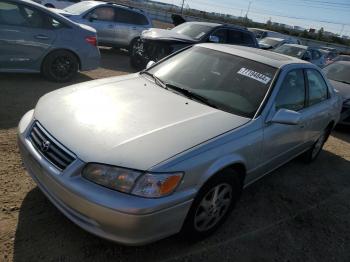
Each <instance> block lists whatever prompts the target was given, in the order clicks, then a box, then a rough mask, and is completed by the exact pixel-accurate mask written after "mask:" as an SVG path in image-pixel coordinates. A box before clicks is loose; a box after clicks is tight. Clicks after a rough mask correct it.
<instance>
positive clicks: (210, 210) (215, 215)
mask: <svg viewBox="0 0 350 262" xmlns="http://www.w3.org/2000/svg"><path fill="white" fill-rule="evenodd" d="M241 191H242V183H241V182H240V179H239V176H238V174H237V173H236V172H235V171H234V170H232V169H226V170H224V171H222V172H221V173H220V174H217V175H216V176H215V177H213V178H212V179H210V180H209V181H208V182H207V183H206V184H205V185H204V186H203V187H202V188H201V189H200V191H199V193H198V195H197V196H196V198H195V200H194V202H193V204H192V206H191V208H190V211H189V213H188V215H187V217H186V220H185V222H184V225H183V228H182V231H181V233H182V234H183V235H185V236H186V237H187V238H191V239H193V240H197V239H201V238H203V237H206V236H208V235H210V234H212V233H213V232H214V231H215V230H216V229H217V228H218V227H220V225H222V224H223V223H224V222H225V220H226V219H227V217H228V215H229V214H230V212H231V211H232V210H233V208H234V205H235V203H236V202H237V200H238V198H239V196H240V194H241Z"/></svg>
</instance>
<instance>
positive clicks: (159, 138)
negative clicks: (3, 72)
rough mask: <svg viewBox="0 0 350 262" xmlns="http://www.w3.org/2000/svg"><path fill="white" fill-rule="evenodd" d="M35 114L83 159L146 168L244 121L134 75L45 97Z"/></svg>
mask: <svg viewBox="0 0 350 262" xmlns="http://www.w3.org/2000/svg"><path fill="white" fill-rule="evenodd" d="M34 118H35V119H36V120H38V121H39V122H40V123H41V125H42V126H43V127H44V128H45V129H46V130H47V131H48V132H49V133H50V134H51V135H52V136H53V137H55V138H56V139H57V140H58V141H59V142H60V143H62V144H63V145H64V146H65V147H67V148H68V149H70V150H71V151H72V152H73V153H74V154H76V155H77V157H79V158H80V159H81V160H83V161H85V162H99V163H105V164H110V165H116V166H122V167H129V168H134V169H139V170H147V169H149V168H151V167H152V166H154V165H156V164H158V163H160V162H162V161H164V160H166V159H168V158H170V157H172V156H174V155H176V154H179V153H181V152H183V151H185V150H188V149H190V148H192V147H194V146H196V145H198V144H200V143H203V142H205V141H207V140H209V139H211V138H213V137H215V136H218V135H220V134H223V133H225V132H228V131H230V130H232V129H234V128H237V127H239V126H241V125H244V124H245V123H247V122H248V121H249V120H250V119H248V118H243V117H240V116H236V115H233V114H229V113H226V112H223V111H220V110H217V109H214V108H212V107H209V106H206V105H203V104H201V103H198V102H195V101H192V100H189V99H188V98H186V97H183V96H180V95H178V94H175V93H173V92H171V91H168V90H165V89H163V88H161V87H159V86H157V85H155V84H154V83H153V82H152V81H150V80H148V79H146V78H144V77H143V76H139V75H138V74H133V75H129V76H127V77H116V78H109V79H103V80H95V81H90V82H86V83H82V84H78V85H73V86H70V87H66V88H63V89H59V90H57V91H54V92H51V93H49V94H47V95H45V96H43V97H42V98H41V99H40V100H39V102H38V104H37V106H36V108H35V112H34Z"/></svg>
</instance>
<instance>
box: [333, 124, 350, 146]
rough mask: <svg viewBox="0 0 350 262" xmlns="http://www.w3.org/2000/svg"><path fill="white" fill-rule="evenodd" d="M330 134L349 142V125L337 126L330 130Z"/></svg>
mask: <svg viewBox="0 0 350 262" xmlns="http://www.w3.org/2000/svg"><path fill="white" fill-rule="evenodd" d="M332 136H334V137H336V138H338V139H341V140H343V141H345V142H347V143H350V126H337V127H336V128H335V130H334V131H333V132H332Z"/></svg>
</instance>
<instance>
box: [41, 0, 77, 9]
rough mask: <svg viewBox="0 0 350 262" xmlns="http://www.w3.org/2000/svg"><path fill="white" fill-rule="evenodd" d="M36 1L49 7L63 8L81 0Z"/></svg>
mask: <svg viewBox="0 0 350 262" xmlns="http://www.w3.org/2000/svg"><path fill="white" fill-rule="evenodd" d="M35 2H37V3H39V4H42V5H43V6H46V7H49V8H57V9H63V8H66V7H68V6H70V5H73V4H76V3H79V2H81V0H35Z"/></svg>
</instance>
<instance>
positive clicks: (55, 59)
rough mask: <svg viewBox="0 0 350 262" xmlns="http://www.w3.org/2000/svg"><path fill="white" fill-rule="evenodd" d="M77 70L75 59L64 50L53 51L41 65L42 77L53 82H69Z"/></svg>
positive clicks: (77, 64) (77, 65) (77, 62)
mask: <svg viewBox="0 0 350 262" xmlns="http://www.w3.org/2000/svg"><path fill="white" fill-rule="evenodd" d="M78 70H79V61H78V59H77V57H76V56H75V55H74V54H73V53H71V52H69V51H65V50H59V51H54V52H52V53H50V54H49V55H48V56H47V57H46V58H45V60H44V62H43V65H42V73H43V75H44V76H45V77H46V78H47V79H49V80H51V81H55V82H68V81H71V80H72V79H73V78H74V77H75V76H76V74H77V72H78Z"/></svg>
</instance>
